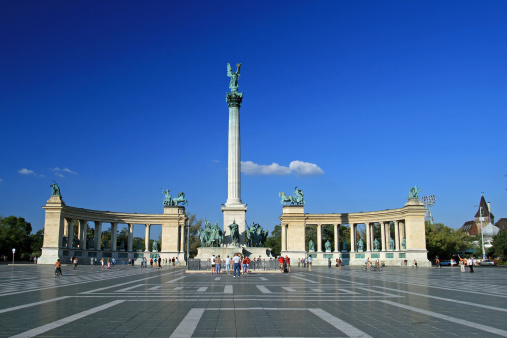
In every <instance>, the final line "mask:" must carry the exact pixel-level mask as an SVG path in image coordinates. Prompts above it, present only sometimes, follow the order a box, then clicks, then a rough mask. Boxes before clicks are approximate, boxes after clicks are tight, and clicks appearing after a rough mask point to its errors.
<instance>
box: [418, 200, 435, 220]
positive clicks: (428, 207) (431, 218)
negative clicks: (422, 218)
mask: <svg viewBox="0 0 507 338" xmlns="http://www.w3.org/2000/svg"><path fill="white" fill-rule="evenodd" d="M421 201H422V202H423V204H424V206H425V207H426V208H427V209H428V211H427V212H426V215H427V218H428V223H429V224H433V217H432V216H431V210H430V208H431V207H432V206H433V205H434V204H435V203H437V198H436V197H435V195H430V196H424V197H421Z"/></svg>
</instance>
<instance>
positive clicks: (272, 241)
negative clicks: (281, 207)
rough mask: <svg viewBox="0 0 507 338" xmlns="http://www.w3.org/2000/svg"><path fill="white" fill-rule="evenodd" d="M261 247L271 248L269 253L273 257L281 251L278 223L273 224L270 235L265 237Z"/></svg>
mask: <svg viewBox="0 0 507 338" xmlns="http://www.w3.org/2000/svg"><path fill="white" fill-rule="evenodd" d="M263 247H265V248H271V253H272V255H273V256H275V257H276V256H279V255H280V253H281V251H282V226H281V225H280V224H277V225H275V228H274V229H273V231H271V236H268V238H266V242H265V243H264V245H263Z"/></svg>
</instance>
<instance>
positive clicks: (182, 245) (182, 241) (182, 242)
mask: <svg viewBox="0 0 507 338" xmlns="http://www.w3.org/2000/svg"><path fill="white" fill-rule="evenodd" d="M160 248H162V246H160ZM183 251H185V226H184V225H181V226H180V251H179V252H183Z"/></svg>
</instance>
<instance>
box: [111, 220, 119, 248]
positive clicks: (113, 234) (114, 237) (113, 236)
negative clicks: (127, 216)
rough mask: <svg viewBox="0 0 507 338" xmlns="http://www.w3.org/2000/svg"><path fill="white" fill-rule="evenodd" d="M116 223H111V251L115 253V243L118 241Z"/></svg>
mask: <svg viewBox="0 0 507 338" xmlns="http://www.w3.org/2000/svg"><path fill="white" fill-rule="evenodd" d="M117 234H118V223H111V250H112V251H116V248H117V245H116V241H117V240H118V237H117Z"/></svg>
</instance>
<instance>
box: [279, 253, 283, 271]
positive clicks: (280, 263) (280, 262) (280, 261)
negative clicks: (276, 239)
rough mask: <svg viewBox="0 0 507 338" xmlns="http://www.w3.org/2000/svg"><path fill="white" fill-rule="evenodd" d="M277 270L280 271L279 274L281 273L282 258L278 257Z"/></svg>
mask: <svg viewBox="0 0 507 338" xmlns="http://www.w3.org/2000/svg"><path fill="white" fill-rule="evenodd" d="M278 268H279V269H280V271H281V272H283V257H282V256H279V257H278Z"/></svg>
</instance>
